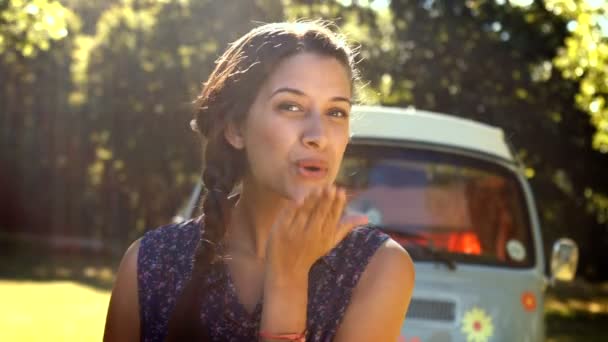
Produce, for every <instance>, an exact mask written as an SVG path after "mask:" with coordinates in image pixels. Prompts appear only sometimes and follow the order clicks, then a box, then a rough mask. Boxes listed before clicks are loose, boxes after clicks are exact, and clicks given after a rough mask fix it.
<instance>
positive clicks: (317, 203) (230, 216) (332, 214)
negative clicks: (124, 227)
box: [105, 23, 414, 342]
mask: <svg viewBox="0 0 608 342" xmlns="http://www.w3.org/2000/svg"><path fill="white" fill-rule="evenodd" d="M355 75H356V74H355V69H354V63H353V54H352V52H351V50H350V49H349V48H348V46H347V45H346V44H344V42H343V41H342V40H340V37H338V36H337V35H336V34H334V33H333V32H332V31H331V30H329V29H328V28H326V27H324V26H323V25H320V24H318V23H279V24H268V25H263V26H260V27H258V28H256V29H254V30H252V31H251V32H249V33H247V34H246V35H245V36H243V37H242V38H240V39H238V40H237V41H236V42H234V43H233V44H231V45H230V47H229V48H228V50H227V51H226V52H225V53H224V54H223V56H222V57H221V58H220V59H219V60H218V63H217V66H216V68H215V70H214V71H213V73H212V74H211V76H210V77H209V80H208V82H207V83H206V84H205V87H204V89H203V92H202V94H201V96H200V97H199V105H198V110H197V113H196V115H195V120H193V128H195V130H197V131H198V132H199V133H200V134H201V135H202V137H203V141H204V142H205V143H204V152H203V153H204V160H205V169H204V172H203V182H204V184H205V187H206V188H207V189H208V191H207V194H206V196H205V198H204V202H203V215H201V217H199V218H197V219H194V220H189V221H186V222H183V223H180V224H174V225H169V226H165V227H161V228H159V229H155V230H152V231H150V232H148V233H146V234H145V235H144V236H143V238H141V239H140V240H138V241H136V242H134V243H133V245H132V246H131V247H130V248H129V249H128V250H127V252H126V253H125V256H124V258H123V260H122V262H121V265H120V267H119V271H118V275H117V279H116V283H115V286H114V289H113V291H112V298H111V300H110V307H109V309H108V317H107V322H106V330H105V340H107V341H135V340H144V341H163V340H169V341H195V340H196V341H255V340H262V341H280V340H294V341H304V340H306V341H330V340H333V341H350V342H353V341H395V340H396V339H397V338H398V335H399V330H400V327H401V324H402V322H403V319H404V317H405V312H406V311H407V306H408V304H409V301H410V297H411V293H412V289H413V283H414V267H413V264H412V261H411V259H410V258H409V255H408V254H407V252H406V251H405V250H404V249H403V248H401V246H399V245H398V244H397V243H396V242H394V241H392V240H391V239H389V238H388V236H386V235H384V234H382V233H380V232H379V231H376V230H372V229H370V228H367V227H365V226H362V225H364V224H365V223H366V219H365V218H362V217H357V216H344V215H342V211H343V209H344V205H345V194H344V190H343V189H339V188H337V187H336V186H335V185H333V182H334V180H335V178H336V175H337V173H338V169H339V166H340V162H341V160H342V156H343V153H344V150H345V148H346V145H347V143H348V139H349V113H350V109H351V102H352V100H351V99H352V96H353V94H352V92H353V80H354V79H355ZM237 185H239V186H238V189H239V193H238V195H232V196H230V195H231V193H232V192H233V191H234V190H235V187H236V186H237ZM357 226H359V227H357ZM355 227H356V228H355Z"/></svg>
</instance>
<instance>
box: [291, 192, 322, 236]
mask: <svg viewBox="0 0 608 342" xmlns="http://www.w3.org/2000/svg"><path fill="white" fill-rule="evenodd" d="M320 196H321V193H320V189H314V190H312V191H311V192H310V193H309V194H308V196H307V197H306V198H305V199H304V203H302V205H300V206H299V207H298V208H296V210H295V214H294V217H293V220H292V221H291V224H290V225H289V227H286V228H287V229H289V230H291V231H293V232H296V234H298V232H303V229H302V228H304V227H305V226H306V223H307V222H308V218H309V217H310V214H311V211H312V210H313V209H314V208H315V206H316V204H317V202H318V201H319V198H320Z"/></svg>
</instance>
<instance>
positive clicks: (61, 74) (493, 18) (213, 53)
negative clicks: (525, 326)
mask: <svg viewBox="0 0 608 342" xmlns="http://www.w3.org/2000/svg"><path fill="white" fill-rule="evenodd" d="M298 18H325V19H331V20H333V21H335V23H336V24H337V25H338V26H339V27H340V28H341V29H342V30H343V32H344V33H346V34H347V35H348V37H349V38H350V39H351V40H352V41H353V42H356V43H358V44H360V46H361V47H360V57H362V61H361V62H360V64H359V67H360V68H361V71H362V76H363V77H362V78H363V80H364V82H363V84H362V88H361V90H360V97H361V101H362V102H363V103H366V104H381V105H386V106H400V107H407V106H414V107H416V108H420V109H425V110H432V111H438V112H444V113H449V114H452V115H456V116H460V117H466V118H471V119H474V120H478V121H481V122H485V123H489V124H492V125H495V126H499V127H502V128H503V130H504V131H505V133H506V136H507V137H508V140H509V141H510V142H511V143H512V145H513V146H514V148H515V150H516V152H517V155H518V158H519V159H520V160H521V161H522V163H523V164H524V165H525V173H526V176H527V177H528V178H529V180H530V182H531V184H532V187H533V190H534V193H535V196H536V200H537V205H538V208H539V214H540V218H541V222H542V228H543V233H544V240H545V241H544V242H545V245H546V248H545V250H546V254H547V255H548V254H549V252H550V251H549V249H550V246H551V245H552V243H553V242H554V240H555V239H556V238H557V237H561V236H567V237H570V238H572V239H574V240H575V241H576V242H577V243H578V245H579V247H580V253H581V254H580V256H581V258H580V262H579V269H578V274H577V277H576V280H575V281H574V282H573V283H571V284H568V285H561V286H557V287H554V288H550V289H549V293H548V297H547V301H546V303H545V310H546V320H547V327H548V340H550V341H570V340H572V341H574V340H579V339H580V338H581V336H584V337H585V338H584V339H586V340H597V341H600V340H604V341H605V340H608V332H607V331H606V330H607V329H606V328H605V327H606V326H608V103H607V101H608V3H607V2H606V1H604V0H467V1H460V0H375V1H371V0H359V1H357V0H341V1H297V0H255V1H253V0H252V1H246V0H242V1H237V0H222V1H210V0H104V1H84V0H60V1H52V0H0V85H1V86H0V303H2V304H1V305H0V340H2V341H21V340H23V341H30V340H31V341H40V340H45V341H51V340H53V341H54V340H57V341H63V340H78V341H85V340H99V339H101V336H102V333H103V326H104V322H105V313H106V309H107V304H108V299H109V294H110V291H111V287H112V281H113V276H114V271H115V270H116V268H117V265H118V262H119V261H120V257H121V256H122V253H123V252H124V250H125V249H126V247H127V246H128V245H129V244H130V243H131V242H132V241H133V240H134V239H136V238H137V237H139V236H141V235H142V234H143V233H144V232H145V231H146V230H148V229H152V228H154V227H157V226H160V225H163V224H166V223H168V222H170V221H171V218H172V216H173V215H174V214H175V213H176V212H177V210H178V209H179V208H180V207H181V206H182V205H183V204H184V201H185V200H186V199H187V197H188V196H189V194H190V192H191V190H192V188H193V186H194V184H195V183H196V182H197V181H198V179H199V177H200V168H201V160H200V150H199V142H198V140H197V139H198V138H197V136H196V135H195V134H194V133H193V132H191V130H190V128H189V125H188V124H189V119H190V117H191V113H192V107H191V101H192V100H193V99H194V98H195V97H196V95H197V94H198V92H199V91H200V88H201V83H202V82H203V81H204V80H205V79H206V78H207V76H208V75H209V73H210V71H211V68H212V67H213V62H214V60H215V59H216V58H217V57H218V56H219V53H221V52H222V50H223V49H224V48H225V47H226V45H227V43H229V42H231V41H233V40H234V39H236V38H238V37H239V36H240V35H242V34H243V33H245V32H246V31H248V30H249V29H251V28H252V27H254V26H256V25H258V24H259V23H264V22H273V21H281V20H294V19H298ZM581 334H582V335H581ZM577 337H578V338H577Z"/></svg>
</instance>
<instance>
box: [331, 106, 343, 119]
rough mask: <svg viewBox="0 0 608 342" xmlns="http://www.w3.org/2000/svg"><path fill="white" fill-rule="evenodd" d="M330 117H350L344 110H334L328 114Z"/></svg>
mask: <svg viewBox="0 0 608 342" xmlns="http://www.w3.org/2000/svg"><path fill="white" fill-rule="evenodd" d="M328 114H329V115H330V116H334V117H337V118H346V117H348V112H347V111H345V110H342V109H337V108H336V109H332V110H330V111H329V113H328Z"/></svg>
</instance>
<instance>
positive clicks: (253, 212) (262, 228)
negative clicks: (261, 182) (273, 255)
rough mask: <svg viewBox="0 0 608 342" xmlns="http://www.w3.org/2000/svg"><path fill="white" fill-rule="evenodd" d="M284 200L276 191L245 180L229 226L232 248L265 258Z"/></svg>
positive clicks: (260, 258) (254, 256) (228, 237)
mask: <svg viewBox="0 0 608 342" xmlns="http://www.w3.org/2000/svg"><path fill="white" fill-rule="evenodd" d="M285 201H286V200H285V198H283V197H281V196H280V195H278V194H276V193H274V192H270V191H268V190H267V189H260V188H259V187H258V186H256V185H255V184H253V183H252V182H247V181H243V184H242V188H241V193H240V196H239V199H238V201H237V203H236V205H235V207H234V209H233V211H232V218H231V220H230V226H229V227H227V236H226V242H227V243H228V248H229V250H231V252H232V253H238V254H241V255H246V256H247V257H250V258H254V259H257V260H259V261H263V260H265V258H266V243H267V241H268V235H269V233H270V229H271V228H272V224H273V223H274V221H275V219H276V217H277V215H278V214H279V212H280V210H281V208H282V207H283V205H284V203H285Z"/></svg>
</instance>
